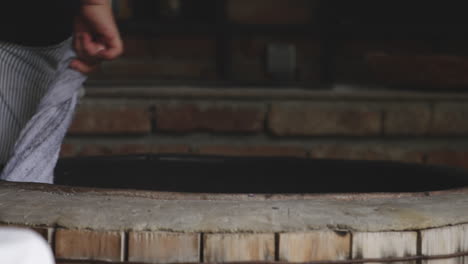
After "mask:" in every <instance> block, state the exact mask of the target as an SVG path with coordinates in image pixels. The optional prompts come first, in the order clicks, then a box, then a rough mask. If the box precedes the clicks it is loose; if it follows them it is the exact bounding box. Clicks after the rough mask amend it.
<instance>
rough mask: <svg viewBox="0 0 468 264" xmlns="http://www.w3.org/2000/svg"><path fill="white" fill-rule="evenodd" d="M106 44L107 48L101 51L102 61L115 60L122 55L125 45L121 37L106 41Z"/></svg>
mask: <svg viewBox="0 0 468 264" xmlns="http://www.w3.org/2000/svg"><path fill="white" fill-rule="evenodd" d="M117 34H118V33H117ZM104 44H105V48H104V49H102V50H100V51H99V57H101V58H102V59H104V60H113V59H116V58H118V57H119V56H120V55H122V53H123V44H122V40H121V39H120V36H119V35H117V36H113V37H110V38H108V39H107V40H104Z"/></svg>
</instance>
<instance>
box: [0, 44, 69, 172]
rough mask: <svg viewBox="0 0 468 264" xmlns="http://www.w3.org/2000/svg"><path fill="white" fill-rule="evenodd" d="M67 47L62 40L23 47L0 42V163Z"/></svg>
mask: <svg viewBox="0 0 468 264" xmlns="http://www.w3.org/2000/svg"><path fill="white" fill-rule="evenodd" d="M69 48H70V42H69V40H68V41H65V42H62V43H60V44H58V45H55V46H50V47H25V46H20V45H17V44H12V43H8V42H1V41H0V164H5V163H6V162H7V161H8V159H9V157H10V156H11V154H12V151H13V148H14V144H15V142H16V140H17V138H18V136H19V134H20V132H21V130H22V128H23V127H24V126H25V125H26V123H27V122H28V121H29V120H30V119H31V117H32V116H33V115H34V113H35V112H36V110H37V107H38V104H39V102H40V100H41V98H43V97H44V95H45V94H46V92H47V90H48V89H49V86H50V83H51V81H52V80H53V79H54V77H55V74H56V71H57V67H58V64H59V62H60V60H61V59H62V58H63V56H64V53H65V52H66V51H67V50H68V49H69Z"/></svg>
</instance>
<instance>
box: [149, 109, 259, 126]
mask: <svg viewBox="0 0 468 264" xmlns="http://www.w3.org/2000/svg"><path fill="white" fill-rule="evenodd" d="M264 115H265V114H264V110H263V109H262V107H258V106H255V107H250V106H231V105H212V104H210V105H202V104H178V105H157V106H156V115H155V122H156V129H157V130H158V131H164V132H168V131H169V132H178V133H187V132H197V131H208V132H238V133H255V132H261V131H262V130H263V123H264Z"/></svg>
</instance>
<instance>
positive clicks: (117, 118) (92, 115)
mask: <svg viewBox="0 0 468 264" xmlns="http://www.w3.org/2000/svg"><path fill="white" fill-rule="evenodd" d="M149 132H151V118H150V112H149V110H148V109H146V108H144V107H135V106H119V107H117V106H115V107H100V106H88V107H81V108H79V109H78V111H77V113H76V115H75V118H74V120H73V123H72V125H71V127H70V129H69V133H70V134H98V135H102V134H146V133H149Z"/></svg>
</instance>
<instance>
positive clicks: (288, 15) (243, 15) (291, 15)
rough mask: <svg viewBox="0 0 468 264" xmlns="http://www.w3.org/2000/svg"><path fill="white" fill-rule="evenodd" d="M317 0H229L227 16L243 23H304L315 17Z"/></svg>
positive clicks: (233, 20)
mask: <svg viewBox="0 0 468 264" xmlns="http://www.w3.org/2000/svg"><path fill="white" fill-rule="evenodd" d="M317 3H318V2H317V1H310V0H289V1H284V0H229V1H228V3H227V5H228V17H229V19H230V20H231V21H232V22H234V23H243V24H304V23H308V22H310V21H312V19H313V18H315V16H314V15H313V14H314V10H315V8H316V7H317V5H318V4H317Z"/></svg>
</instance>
